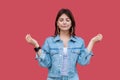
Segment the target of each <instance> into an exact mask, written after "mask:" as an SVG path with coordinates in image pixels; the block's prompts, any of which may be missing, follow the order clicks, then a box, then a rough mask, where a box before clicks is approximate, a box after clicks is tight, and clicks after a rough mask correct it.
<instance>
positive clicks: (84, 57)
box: [78, 41, 93, 66]
mask: <svg viewBox="0 0 120 80" xmlns="http://www.w3.org/2000/svg"><path fill="white" fill-rule="evenodd" d="M92 56H93V53H92V51H91V52H89V51H88V50H87V48H85V44H84V41H82V47H81V49H80V54H79V56H78V63H79V64H80V65H82V66H84V65H87V64H89V62H90V59H91V57H92Z"/></svg>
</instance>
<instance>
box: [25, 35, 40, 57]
mask: <svg viewBox="0 0 120 80" xmlns="http://www.w3.org/2000/svg"><path fill="white" fill-rule="evenodd" d="M25 39H26V41H27V42H28V43H29V44H31V45H32V46H33V47H35V48H38V47H39V44H38V42H37V40H35V39H34V38H32V37H31V35H30V34H27V35H26V37H25ZM37 53H38V54H39V55H40V53H41V49H40V50H39V51H38V52H37Z"/></svg>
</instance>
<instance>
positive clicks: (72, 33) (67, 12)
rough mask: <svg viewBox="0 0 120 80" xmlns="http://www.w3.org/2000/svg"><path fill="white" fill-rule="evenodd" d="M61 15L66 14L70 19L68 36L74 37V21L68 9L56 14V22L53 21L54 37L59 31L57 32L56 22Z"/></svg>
mask: <svg viewBox="0 0 120 80" xmlns="http://www.w3.org/2000/svg"><path fill="white" fill-rule="evenodd" d="M62 14H66V15H67V16H68V17H69V18H70V20H71V24H72V25H71V28H70V35H72V36H75V20H74V17H73V14H72V12H71V11H70V10H69V9H61V10H60V11H59V12H58V14H57V17H56V20H55V33H54V36H56V35H57V34H59V32H58V31H60V30H58V26H57V21H58V19H59V17H60V16H61V15H62Z"/></svg>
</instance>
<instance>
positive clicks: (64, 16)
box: [59, 14, 69, 18]
mask: <svg viewBox="0 0 120 80" xmlns="http://www.w3.org/2000/svg"><path fill="white" fill-rule="evenodd" d="M59 18H69V17H68V16H67V15H66V14H62V15H61V16H60V17H59Z"/></svg>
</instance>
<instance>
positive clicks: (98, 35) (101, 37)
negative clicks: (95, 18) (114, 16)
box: [91, 34, 103, 43]
mask: <svg viewBox="0 0 120 80" xmlns="http://www.w3.org/2000/svg"><path fill="white" fill-rule="evenodd" d="M102 39H103V35H102V34H97V36H95V37H93V38H92V39H91V41H92V42H93V43H96V42H99V41H101V40H102Z"/></svg>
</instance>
